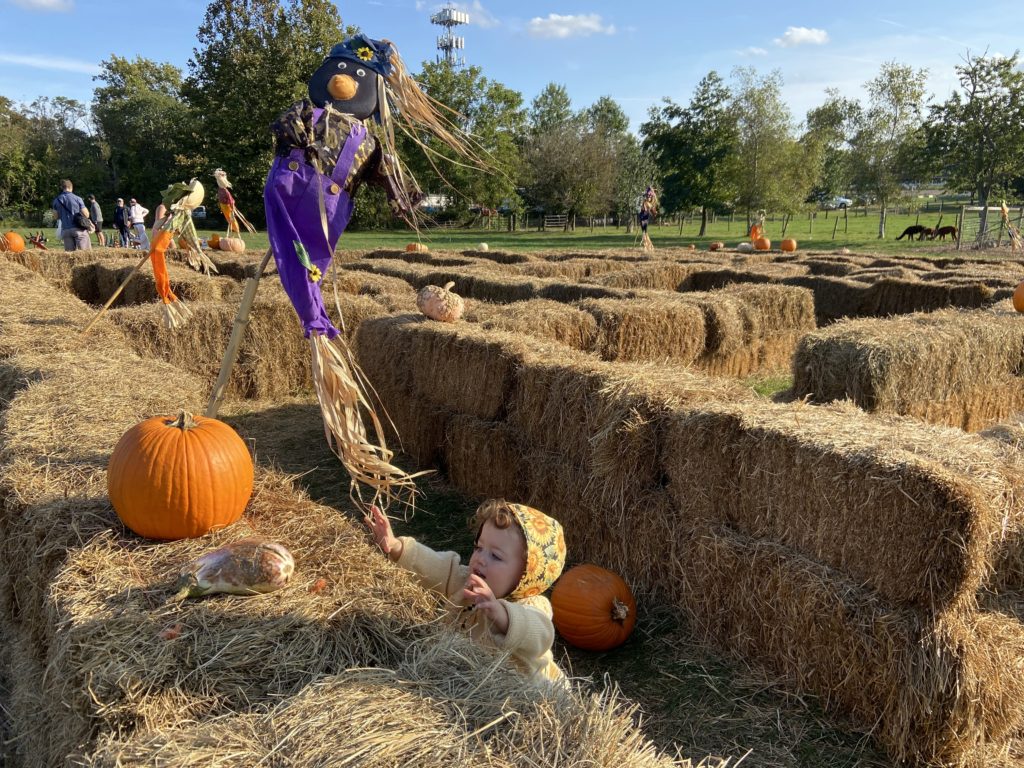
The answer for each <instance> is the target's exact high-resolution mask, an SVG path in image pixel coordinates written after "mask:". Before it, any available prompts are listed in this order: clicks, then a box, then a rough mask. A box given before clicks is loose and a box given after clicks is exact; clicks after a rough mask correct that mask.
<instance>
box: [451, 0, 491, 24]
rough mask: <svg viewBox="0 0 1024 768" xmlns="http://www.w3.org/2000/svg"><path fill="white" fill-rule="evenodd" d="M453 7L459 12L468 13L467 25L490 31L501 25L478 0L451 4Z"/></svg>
mask: <svg viewBox="0 0 1024 768" xmlns="http://www.w3.org/2000/svg"><path fill="white" fill-rule="evenodd" d="M453 5H454V6H455V7H456V8H458V9H459V10H460V11H465V12H466V13H468V14H469V23H470V24H472V25H474V26H477V27H483V28H484V29H491V28H493V27H497V26H499V25H500V24H501V22H500V21H498V19H497V17H496V16H495V15H494V14H493V13H491V12H490V11H488V10H487V9H486V8H484V6H483V3H481V2H480V0H473V2H472V3H453Z"/></svg>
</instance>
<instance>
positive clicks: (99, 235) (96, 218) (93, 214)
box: [89, 195, 107, 248]
mask: <svg viewBox="0 0 1024 768" xmlns="http://www.w3.org/2000/svg"><path fill="white" fill-rule="evenodd" d="M89 217H90V218H91V219H92V224H93V226H94V227H96V245H98V246H99V247H100V248H106V247H107V236H106V235H105V234H104V233H103V209H102V208H100V204H99V203H98V202H96V195H89Z"/></svg>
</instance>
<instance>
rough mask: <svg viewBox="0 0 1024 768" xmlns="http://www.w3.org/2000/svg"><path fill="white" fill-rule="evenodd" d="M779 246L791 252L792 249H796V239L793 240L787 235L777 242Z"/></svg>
mask: <svg viewBox="0 0 1024 768" xmlns="http://www.w3.org/2000/svg"><path fill="white" fill-rule="evenodd" d="M779 248H781V249H782V250H784V251H786V252H787V253H792V252H793V251H795V250H796V240H794V239H793V238H791V237H787V238H786V239H785V240H783V241H782V242H781V243H779Z"/></svg>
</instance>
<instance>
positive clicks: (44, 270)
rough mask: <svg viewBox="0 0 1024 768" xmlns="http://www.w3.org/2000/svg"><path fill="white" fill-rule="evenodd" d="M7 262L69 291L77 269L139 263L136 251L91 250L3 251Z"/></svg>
mask: <svg viewBox="0 0 1024 768" xmlns="http://www.w3.org/2000/svg"><path fill="white" fill-rule="evenodd" d="M2 255H3V257H4V258H5V259H7V260H8V261H11V262H14V263H15V264H20V265H21V266H23V267H26V268H28V269H30V270H31V271H33V272H35V273H36V274H39V275H42V276H43V277H45V278H46V279H47V280H48V281H49V282H50V283H51V284H52V285H54V286H56V287H57V288H60V289H62V290H67V289H68V288H70V287H71V284H72V283H71V281H72V275H73V273H74V271H75V269H76V268H77V267H86V266H88V265H91V264H95V263H97V262H99V261H114V260H117V261H122V262H123V263H125V264H132V265H134V264H135V263H136V262H138V260H139V258H140V254H139V252H138V251H129V250H125V249H120V248H92V249H90V250H88V251H65V250H63V249H60V250H57V249H54V250H47V251H40V250H35V249H33V250H25V251H22V252H21V253H11V252H9V251H3V252H2Z"/></svg>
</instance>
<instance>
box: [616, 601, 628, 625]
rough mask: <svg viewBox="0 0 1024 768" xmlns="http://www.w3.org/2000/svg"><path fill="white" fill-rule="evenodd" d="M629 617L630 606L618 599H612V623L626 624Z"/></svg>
mask: <svg viewBox="0 0 1024 768" xmlns="http://www.w3.org/2000/svg"><path fill="white" fill-rule="evenodd" d="M628 617H629V606H628V605H626V604H625V603H624V602H622V601H621V600H619V598H617V597H613V598H612V621H617V622H619V624H622V623H623V622H625V620H626V619H627V618H628Z"/></svg>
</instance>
